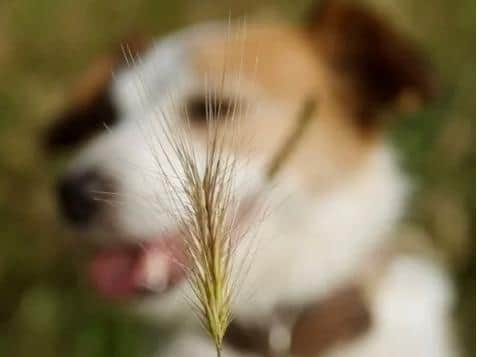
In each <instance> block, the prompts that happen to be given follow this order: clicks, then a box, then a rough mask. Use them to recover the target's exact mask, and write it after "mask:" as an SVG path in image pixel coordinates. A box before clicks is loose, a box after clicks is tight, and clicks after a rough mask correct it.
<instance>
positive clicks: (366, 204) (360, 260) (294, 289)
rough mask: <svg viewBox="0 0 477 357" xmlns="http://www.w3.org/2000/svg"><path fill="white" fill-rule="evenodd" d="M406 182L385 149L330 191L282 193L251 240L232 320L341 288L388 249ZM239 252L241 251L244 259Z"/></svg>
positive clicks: (260, 314) (258, 315)
mask: <svg viewBox="0 0 477 357" xmlns="http://www.w3.org/2000/svg"><path fill="white" fill-rule="evenodd" d="M406 191H407V184H406V180H405V179H404V178H403V176H402V174H401V173H400V171H399V169H398V168H397V165H396V162H395V158H394V155H393V153H392V151H391V150H390V149H389V148H388V147H387V146H385V145H383V146H381V147H377V148H376V149H375V150H374V151H373V152H371V153H370V156H369V159H368V160H367V162H365V163H364V164H363V167H362V168H361V169H360V170H358V171H357V172H356V173H355V175H354V176H353V177H351V178H349V179H348V180H347V181H346V182H343V183H342V184H340V185H338V186H337V187H336V189H335V190H333V191H328V192H326V193H321V194H319V195H317V196H316V197H311V196H310V195H306V194H303V193H297V192H296V191H295V192H292V193H290V192H289V193H287V194H285V196H287V198H286V199H284V200H283V201H282V204H279V205H277V208H276V209H275V208H274V207H272V209H271V213H270V216H269V218H267V219H266V220H265V221H264V222H263V224H262V227H260V228H259V229H260V232H259V234H258V236H259V237H261V238H260V242H259V243H258V245H257V246H256V247H255V248H254V252H255V253H254V254H255V256H254V258H253V262H252V263H251V264H250V273H249V276H248V277H246V279H248V280H249V281H250V283H249V284H247V285H248V287H247V289H244V290H245V291H244V294H243V295H244V296H247V298H246V299H251V300H253V303H251V302H250V301H248V302H244V301H243V299H239V302H238V303H237V310H238V314H237V315H238V316H239V318H243V319H244V320H249V319H250V320H251V321H256V320H257V319H258V318H263V319H264V320H267V317H269V316H271V315H272V314H273V309H274V307H275V306H278V305H282V304H285V305H296V306H301V305H303V304H306V303H309V302H312V301H315V300H316V299H317V298H319V297H321V296H324V295H325V294H326V293H327V292H329V291H330V290H332V289H335V288H339V287H340V286H342V285H343V284H347V283H348V282H349V281H351V280H353V278H357V273H358V272H359V271H360V270H362V269H364V265H365V262H366V260H367V259H368V258H370V257H372V256H373V255H374V254H376V251H378V250H379V249H381V248H383V247H385V246H386V245H387V243H388V239H387V236H389V233H390V231H391V230H392V229H393V228H394V226H395V224H396V222H397V220H398V219H399V218H400V215H401V213H402V211H403V205H404V199H405V196H406ZM245 254H246V253H245Z"/></svg>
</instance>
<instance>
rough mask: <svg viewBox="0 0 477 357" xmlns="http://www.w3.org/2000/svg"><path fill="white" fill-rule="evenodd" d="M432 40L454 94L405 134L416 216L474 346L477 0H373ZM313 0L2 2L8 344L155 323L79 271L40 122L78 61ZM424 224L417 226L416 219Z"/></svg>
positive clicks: (148, 342) (101, 335) (128, 331)
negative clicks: (100, 291)
mask: <svg viewBox="0 0 477 357" xmlns="http://www.w3.org/2000/svg"><path fill="white" fill-rule="evenodd" d="M368 2H372V3H373V5H374V6H376V8H377V9H379V10H380V11H382V12H383V13H384V14H385V15H386V16H388V17H389V18H390V19H391V20H392V21H393V22H395V23H396V24H397V25H398V26H399V27H400V28H401V29H402V30H403V31H404V32H406V33H407V34H408V35H409V36H411V37H412V38H414V39H415V40H416V41H417V42H418V43H419V44H420V45H421V46H422V48H423V49H424V50H425V51H426V52H427V53H429V55H430V58H431V61H432V63H433V65H434V66H435V68H436V71H437V73H438V74H439V76H440V78H441V84H442V88H443V91H442V92H443V93H442V96H441V97H440V98H439V100H437V101H436V102H435V103H433V104H431V105H430V106H428V107H427V108H425V109H424V110H422V111H420V112H419V113H416V114H413V115H406V116H403V117H402V118H399V120H397V121H396V125H395V126H394V128H393V131H392V134H393V137H394V140H395V142H396V144H397V146H398V148H399V149H400V150H401V153H402V158H403V165H405V167H406V168H407V169H408V170H409V172H411V174H412V175H413V177H414V178H415V181H416V182H417V192H416V195H415V199H414V201H413V204H412V206H411V210H410V212H409V214H408V217H407V222H408V223H412V224H409V226H412V227H413V228H412V233H413V234H414V235H415V236H422V235H426V236H431V237H432V241H431V242H430V244H431V245H432V246H433V249H435V250H436V251H437V252H438V253H439V255H440V256H441V257H442V258H443V260H444V261H445V263H446V264H447V266H448V268H449V269H450V271H451V272H452V274H453V276H454V277H455V281H456V285H457V288H458V302H457V305H456V308H455V316H456V321H457V323H456V326H457V327H456V328H457V330H458V332H459V336H460V344H461V346H462V350H463V351H465V352H466V353H467V355H469V356H470V355H475V342H474V338H475V121H474V118H475V102H474V99H475V82H474V79H475V66H474V65H475V32H474V31H475V1H474V0H461V1H458V2H456V1H453V0H429V1H415V0H382V1H379V0H369V1H368ZM309 3H310V1H284V0H281V1H265V0H262V1H258V0H257V1H250V0H240V1H235V2H218V1H198V0H197V1H192V0H189V1H183V0H176V1H167V2H166V1H157V0H156V1H152V0H151V1H146V0H144V1H140V0H136V1H132V0H130V1H127V0H117V1H113V0H107V1H93V0H84V1H68V0H42V1H39V0H11V1H5V0H4V1H1V2H0V79H1V81H0V172H1V175H0V356H42V357H43V356H72V357H74V356H91V357H93V356H120V357H126V356H142V355H143V354H144V353H145V352H146V351H148V350H149V349H151V348H152V347H153V346H154V344H155V343H156V342H157V335H156V333H155V331H154V330H153V329H151V327H150V326H148V324H147V323H146V322H142V321H139V320H136V319H134V317H132V316H129V315H128V314H126V313H124V312H120V310H118V309H114V308H112V307H110V306H108V305H105V304H102V303H101V302H98V301H97V300H96V299H95V298H94V296H92V295H91V294H90V293H89V292H88V291H87V290H86V289H84V288H82V285H81V284H80V279H79V277H78V276H76V270H75V267H74V259H73V253H74V252H75V249H74V240H73V239H68V238H71V237H69V236H68V233H67V232H66V231H65V230H64V229H63V228H61V227H60V225H59V223H58V220H57V217H56V212H55V206H54V202H53V200H52V191H51V190H52V186H53V183H54V177H55V174H57V173H58V172H59V170H60V168H61V162H51V161H50V160H49V159H47V158H46V157H45V156H44V155H43V154H42V153H41V151H40V150H39V146H38V135H39V134H38V133H39V131H40V130H41V129H42V128H43V127H44V126H45V124H46V123H47V120H48V119H49V118H50V117H51V115H52V113H54V112H55V111H57V110H59V109H60V108H61V107H62V105H63V104H64V102H65V100H66V93H68V90H69V89H70V88H71V85H72V84H73V83H74V82H75V79H76V77H77V76H78V74H79V73H80V72H81V71H82V70H83V69H85V68H86V66H87V65H88V64H89V63H90V62H91V61H92V60H94V59H95V58H96V57H97V56H98V55H99V54H102V53H105V52H107V51H108V50H110V49H111V48H113V47H114V46H116V45H117V44H118V43H119V42H120V41H121V39H122V38H124V36H125V35H126V34H130V33H138V32H139V33H145V34H150V35H151V36H152V35H153V34H154V35H161V34H164V33H166V32H168V31H172V30H174V29H176V28H180V27H182V26H185V25H187V24H190V23H194V22H197V21H201V20H206V19H226V18H227V17H228V15H229V12H230V13H231V14H232V15H233V16H242V15H247V18H248V19H249V21H253V19H254V18H266V19H269V18H279V19H280V18H283V19H285V20H288V21H299V19H300V18H302V17H303V16H304V14H305V13H306V8H307V7H308V5H309ZM416 227H417V228H416Z"/></svg>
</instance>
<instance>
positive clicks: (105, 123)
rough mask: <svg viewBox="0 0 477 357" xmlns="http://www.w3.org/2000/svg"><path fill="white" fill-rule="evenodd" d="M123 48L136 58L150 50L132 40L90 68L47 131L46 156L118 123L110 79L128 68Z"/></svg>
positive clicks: (125, 42)
mask: <svg viewBox="0 0 477 357" xmlns="http://www.w3.org/2000/svg"><path fill="white" fill-rule="evenodd" d="M124 46H125V47H127V48H128V52H129V51H130V52H131V53H132V54H134V55H135V54H137V53H140V52H141V51H143V50H144V49H145V48H146V47H147V46H146V42H145V41H144V40H143V39H142V38H140V37H138V36H135V37H129V38H128V40H127V41H123V42H121V45H118V46H115V50H114V51H111V53H110V54H107V55H104V56H102V57H100V58H98V59H97V60H96V61H95V62H94V63H93V64H92V65H91V66H89V68H87V70H86V71H85V72H84V73H83V74H82V75H81V76H80V77H79V80H78V82H77V85H76V86H75V87H74V88H73V90H72V93H71V95H70V96H69V102H68V103H67V105H66V108H65V109H64V110H63V111H62V112H60V113H59V114H58V115H57V116H56V117H55V118H54V119H53V120H52V123H51V124H49V126H48V127H47V128H46V130H45V132H44V135H43V139H44V147H45V150H46V151H47V153H55V152H58V151H61V150H64V149H67V148H71V147H74V146H76V145H78V144H80V143H82V142H84V141H85V140H87V139H89V138H91V137H92V136H93V135H94V134H95V133H96V132H98V131H100V130H102V129H104V128H105V127H109V126H111V125H112V124H114V123H115V122H116V120H117V118H118V113H117V108H116V106H115V103H114V102H113V99H112V96H111V93H110V90H111V79H112V74H113V71H115V70H117V69H118V68H120V67H121V66H123V65H125V62H126V60H125V56H124V54H123V51H122V48H124Z"/></svg>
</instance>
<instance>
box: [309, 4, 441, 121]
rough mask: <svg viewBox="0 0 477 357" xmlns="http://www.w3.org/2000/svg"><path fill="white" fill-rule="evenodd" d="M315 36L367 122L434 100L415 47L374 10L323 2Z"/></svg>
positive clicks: (431, 84) (314, 21)
mask: <svg viewBox="0 0 477 357" xmlns="http://www.w3.org/2000/svg"><path fill="white" fill-rule="evenodd" d="M310 30H311V33H312V35H313V37H314V41H315V43H317V46H318V49H319V50H320V51H321V53H323V54H324V55H325V57H326V58H327V59H328V60H329V63H330V65H331V67H332V69H333V70H334V71H335V72H336V73H337V74H338V76H340V78H343V79H344V81H345V83H348V84H347V85H348V86H350V87H351V91H352V95H353V96H354V103H353V104H354V106H355V109H356V111H357V113H358V114H359V117H360V118H362V120H370V118H373V116H374V114H375V113H376V111H378V110H379V109H382V108H383V107H386V106H391V105H395V106H396V104H397V105H398V106H399V105H404V108H403V107H401V108H398V109H414V108H413V107H415V106H416V105H417V103H419V102H422V101H423V100H426V99H428V98H429V97H431V96H433V95H434V94H435V91H436V86H435V81H434V78H432V76H431V75H430V70H429V65H428V64H427V63H426V61H424V60H423V58H422V57H421V55H420V53H419V51H417V50H416V48H415V46H414V45H413V43H412V42H411V41H409V40H408V39H406V38H404V37H402V36H400V35H399V34H398V33H397V32H396V31H394V29H393V28H392V27H391V26H389V25H388V24H387V23H386V22H385V21H383V20H382V19H380V18H379V17H378V16H377V15H376V14H375V13H373V12H372V11H370V10H369V9H366V8H363V7H361V6H358V5H356V4H355V3H351V2H346V1H342V0H324V1H321V2H320V6H318V7H317V9H316V10H315V11H314V12H313V13H312V17H311V23H310ZM406 107H407V108H406ZM365 118H367V119H365ZM362 124H363V125H369V124H370V123H367V122H363V123H362Z"/></svg>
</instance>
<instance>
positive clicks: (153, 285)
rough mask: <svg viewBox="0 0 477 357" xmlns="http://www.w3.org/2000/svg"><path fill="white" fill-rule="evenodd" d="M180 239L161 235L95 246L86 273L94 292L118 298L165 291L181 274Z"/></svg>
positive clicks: (181, 254) (182, 274)
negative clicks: (100, 246)
mask: <svg viewBox="0 0 477 357" xmlns="http://www.w3.org/2000/svg"><path fill="white" fill-rule="evenodd" d="M184 266H185V255H184V242H183V239H182V238H181V237H180V236H179V235H162V236H160V237H157V238H156V239H154V240H153V241H148V242H146V243H142V244H135V245H125V246H120V247H117V246H116V247H106V248H101V249H99V250H97V251H96V252H95V253H94V254H93V256H92V259H91V261H90V262H89V264H88V268H87V269H88V277H89V280H90V282H91V284H92V286H93V287H94V288H95V289H96V290H97V292H98V293H99V294H100V295H101V296H103V297H105V298H110V299H116V300H122V299H128V298H134V297H140V296H144V295H149V294H157V293H165V292H166V291H168V290H169V289H171V288H172V287H174V286H175V285H177V284H178V283H179V282H181V281H182V280H183V279H184V278H185V269H184Z"/></svg>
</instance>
